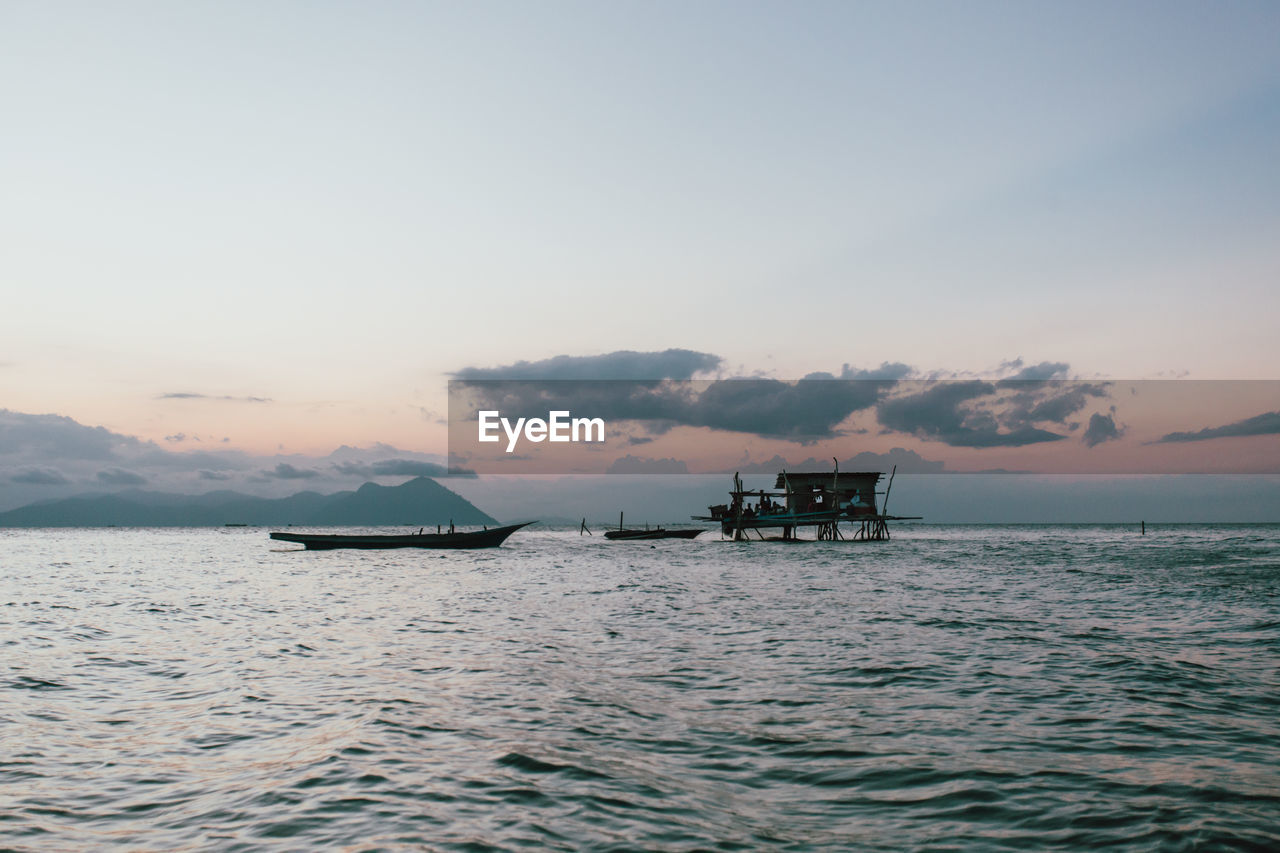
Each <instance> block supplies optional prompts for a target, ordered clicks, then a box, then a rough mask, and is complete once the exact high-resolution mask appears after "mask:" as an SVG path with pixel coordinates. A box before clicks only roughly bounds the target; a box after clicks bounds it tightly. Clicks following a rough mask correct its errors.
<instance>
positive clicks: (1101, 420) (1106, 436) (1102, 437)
mask: <svg viewBox="0 0 1280 853" xmlns="http://www.w3.org/2000/svg"><path fill="white" fill-rule="evenodd" d="M1122 435H1124V428H1123V427H1119V426H1116V417H1115V408H1114V407H1112V409H1111V413H1110V414H1106V415H1103V414H1099V413H1097V412H1095V413H1094V414H1093V416H1092V417H1090V418H1089V426H1088V428H1087V429H1085V431H1084V436H1083V437H1082V438H1081V441H1083V442H1084V443H1085V446H1086V447H1097V446H1098V445H1099V444H1102V443H1103V442H1104V441H1115V440H1116V439H1117V438H1119V437H1120V436H1122Z"/></svg>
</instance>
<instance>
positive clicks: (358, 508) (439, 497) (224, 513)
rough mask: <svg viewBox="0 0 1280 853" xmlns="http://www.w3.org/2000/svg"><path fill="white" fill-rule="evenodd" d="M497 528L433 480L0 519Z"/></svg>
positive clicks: (9, 522)
mask: <svg viewBox="0 0 1280 853" xmlns="http://www.w3.org/2000/svg"><path fill="white" fill-rule="evenodd" d="M450 520H452V521H453V522H454V524H459V525H469V524H496V523H497V521H496V520H495V519H494V518H492V517H491V516H489V515H488V514H487V513H485V512H483V511H481V510H480V509H478V508H477V507H476V506H475V505H474V504H472V503H471V502H470V501H468V500H467V499H465V498H463V497H462V496H461V495H459V494H457V493H456V492H451V491H450V490H448V489H446V488H445V487H444V486H442V485H440V484H439V483H437V482H436V481H435V480H430V479H428V478H426V477H418V478H416V479H413V480H409V481H408V482H407V483H402V484H401V485H399V486H379V485H378V484H376V483H365V484H364V485H363V486H361V487H360V488H359V489H357V490H356V491H354V492H337V493H336V494H331V495H322V494H320V493H318V492H299V493H297V494H296V495H290V496H289V497H287V498H257V497H254V496H252V495H242V494H240V493H238V492H227V491H221V492H208V493H206V494H202V495H170V494H163V493H160V492H143V491H137V490H133V491H127V492H118V493H115V494H109V495H81V496H79V497H74V498H65V499H63V500H55V501H43V502H41V503H34V504H28V505H27V506H23V507H18V508H17V509H13V510H9V511H8V512H3V513H0V527H108V526H112V525H115V526H118V527H221V526H222V525H224V524H253V525H263V526H266V525H286V524H299V525H310V526H316V527H321V526H343V525H353V526H354V525H359V526H376V525H384V524H392V525H397V526H411V525H419V526H423V527H425V526H427V525H435V524H448V523H449V522H450Z"/></svg>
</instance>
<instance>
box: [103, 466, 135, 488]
mask: <svg viewBox="0 0 1280 853" xmlns="http://www.w3.org/2000/svg"><path fill="white" fill-rule="evenodd" d="M98 482H100V483H105V484H107V485H108V486H141V485H142V484H143V483H145V482H147V478H146V477H144V476H142V475H141V474H135V473H134V472H133V471H126V470H124V469H123V468H107V469H105V470H102V471H99V472H98Z"/></svg>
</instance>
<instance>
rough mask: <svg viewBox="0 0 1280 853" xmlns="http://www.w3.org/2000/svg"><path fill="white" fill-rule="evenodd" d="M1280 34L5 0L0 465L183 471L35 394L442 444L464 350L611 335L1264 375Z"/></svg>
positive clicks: (246, 437) (716, 15) (390, 441)
mask: <svg viewBox="0 0 1280 853" xmlns="http://www.w3.org/2000/svg"><path fill="white" fill-rule="evenodd" d="M1278 43H1280V6H1277V5H1276V4H1275V3H1247V2H1233V3H1230V4H1208V3H1203V2H1196V3H1179V2H1159V3H1138V2H1125V3H1100V2H1085V3H1078V2H1073V3H1066V2H1063V3H1046V2H1032V3H1010V2H1004V3H979V2H973V3H943V2H919V3H909V4H901V3H850V2H833V3H818V2H806V3H781V2H777V3H764V2H747V3H740V2H723V3H720V2H699V3H694V4H688V3H663V2H644V3H640V2H619V3H588V2H582V3H562V2H547V3H515V2H512V3H491V2H475V3H470V2H469V3H427V2H416V3H407V2H406V3H395V2H378V3H360V4H357V3H314V2H308V3H301V2H293V3H291V2H274V3H268V4H262V3H247V2H245V3H212V2H209V3H197V2H189V3H180V4H173V3H160V2H154V3H150V2H114V3H111V2H109V3H73V2H54V3H37V2H6V3H3V4H0V116H2V118H0V128H2V130H0V283H2V286H3V293H4V302H3V304H2V305H0V409H4V410H7V417H8V420H7V421H5V423H7V424H9V432H8V433H5V432H4V431H3V430H2V429H0V480H3V479H4V478H5V477H8V478H9V485H12V484H13V483H16V482H17V481H16V480H14V478H15V477H28V479H33V480H39V479H40V477H41V476H45V477H46V479H49V480H51V482H47V483H44V484H40V483H37V482H32V483H28V484H27V485H32V486H37V485H44V486H47V487H49V488H50V489H53V488H54V487H57V489H62V490H68V491H74V490H75V489H76V488H79V487H81V486H83V485H84V484H85V483H86V482H88V483H91V484H94V485H97V486H100V487H101V486H113V485H126V484H127V483H126V481H127V480H128V478H127V477H123V478H117V479H118V480H119V482H118V483H112V482H110V480H111V477H110V476H108V477H107V478H103V477H102V476H101V474H102V472H103V471H110V470H119V471H122V472H124V474H126V475H127V474H134V475H135V476H136V477H141V478H142V482H143V483H150V484H151V485H153V486H159V485H165V486H166V487H169V488H173V489H174V490H180V489H179V488H178V487H179V486H181V485H182V483H181V482H179V481H177V480H171V479H170V480H165V479H164V478H162V477H160V476H159V475H158V474H153V473H148V471H147V470H143V469H144V467H145V466H144V465H143V462H141V461H139V458H138V457H137V456H136V454H135V456H131V457H127V458H126V457H118V456H115V457H110V458H108V457H101V459H102V460H105V461H103V462H102V463H101V465H100V466H99V467H98V468H97V469H96V470H95V469H93V468H92V467H86V468H84V469H83V470H82V471H80V473H73V472H72V469H71V468H69V467H66V466H64V467H59V465H60V462H59V458H60V457H59V456H58V453H57V452H55V451H54V450H49V449H48V448H45V450H43V451H41V453H43V454H44V455H40V453H37V452H35V451H33V450H31V448H30V446H28V445H23V446H22V447H18V444H16V442H17V439H15V438H14V436H15V435H18V434H19V433H20V432H21V430H22V429H27V430H34V431H37V432H39V431H40V430H44V429H46V428H48V429H53V427H52V426H49V425H52V424H55V423H56V424H61V425H62V426H63V427H65V426H66V423H67V422H65V421H39V420H33V419H34V418H37V417H40V416H58V417H60V418H69V419H71V420H72V421H74V423H75V425H76V427H83V428H84V429H94V428H98V427H102V428H103V434H105V433H110V434H114V435H118V436H122V437H125V438H137V439H138V440H139V441H140V442H141V444H140V445H139V446H141V447H150V446H151V445H149V444H148V443H149V442H151V443H154V447H155V448H157V449H158V450H159V451H163V453H164V454H175V453H177V454H181V453H185V452H190V451H193V450H199V451H201V452H208V451H215V450H216V451H218V452H223V453H238V454H241V456H240V457H237V458H239V459H241V460H242V461H243V460H244V459H250V458H252V459H254V460H257V459H263V460H269V463H268V462H265V461H264V462H262V463H261V464H258V463H257V462H253V463H244V465H245V466H248V467H243V466H242V467H243V470H246V471H247V470H250V469H253V470H261V469H263V467H264V466H265V467H266V468H271V467H272V466H274V465H277V464H280V460H282V459H289V458H293V457H294V456H298V457H299V458H303V457H305V458H307V459H320V458H327V455H328V454H330V453H332V452H333V451H335V450H336V449H337V448H339V447H340V446H343V445H346V446H348V447H349V448H364V449H369V448H375V447H377V446H379V443H381V446H382V447H383V448H391V449H393V450H395V451H403V453H400V452H396V453H393V452H391V450H384V451H379V453H381V454H382V458H390V457H393V456H394V457H395V458H400V457H405V458H408V457H409V456H412V457H413V458H422V459H426V458H428V457H430V458H435V457H437V456H439V455H442V454H444V453H445V452H446V429H445V425H444V424H443V422H442V421H443V419H444V417H445V413H446V409H447V399H446V385H447V381H448V380H449V379H450V378H451V377H452V376H455V375H458V374H460V373H465V372H466V371H467V369H468V368H499V367H504V366H511V365H515V364H517V363H519V362H522V361H527V362H534V363H537V362H542V361H544V360H546V359H551V358H553V357H555V356H559V355H568V356H572V357H584V358H589V357H597V356H602V355H605V354H608V353H613V352H616V351H622V350H634V351H638V352H662V351H665V350H668V349H671V348H677V349H683V350H689V351H693V352H696V353H704V354H708V355H709V356H710V357H714V358H715V359H717V361H716V362H715V365H714V367H712V368H711V369H710V370H707V371H703V372H700V373H698V374H697V375H699V376H706V377H714V376H721V377H728V376H741V375H760V376H769V377H774V378H781V379H799V378H801V377H803V376H806V375H808V374H811V373H814V372H829V373H831V374H835V375H840V374H841V371H842V370H844V369H845V366H846V365H847V366H849V367H850V369H853V370H857V369H870V368H877V367H878V366H880V365H881V364H885V363H889V364H901V365H905V366H907V367H909V368H911V370H912V371H913V373H912V375H914V376H935V375H936V376H947V377H952V376H955V377H960V378H966V377H967V378H974V377H976V378H997V377H1000V376H1007V375H1010V374H1011V373H1013V372H1016V369H1017V368H1011V367H1010V365H1011V364H1015V363H1016V364H1018V365H1036V364H1041V363H1053V364H1062V365H1065V366H1066V369H1065V370H1064V371H1063V373H1062V374H1061V375H1067V376H1072V377H1080V378H1085V379H1096V378H1111V379H1125V380H1131V379H1155V378H1180V377H1190V378H1199V379H1275V378H1277V377H1276V373H1275V365H1276V364H1277V363H1280V335H1277V334H1276V331H1275V330H1276V319H1275V318H1276V317H1277V316H1280V286H1278V284H1280V239H1277V235H1280V169H1278V168H1277V167H1276V163H1277V162H1278V161H1280V51H1277V49H1276V45H1277V44H1278ZM603 378H610V377H603ZM617 378H625V377H617ZM1276 408H1280V404H1278V405H1277V406H1273V407H1272V409H1271V410H1274V409H1276ZM1267 411H1269V410H1268V409H1266V408H1260V409H1259V410H1258V411H1256V412H1248V413H1244V412H1241V413H1232V416H1231V417H1229V418H1225V417H1224V418H1221V419H1215V418H1214V417H1213V416H1211V415H1212V413H1204V416H1203V417H1198V418H1193V419H1191V421H1192V422H1188V423H1186V424H1185V425H1182V426H1170V427H1169V429H1171V430H1174V429H1185V430H1199V429H1204V428H1213V427H1218V426H1222V425H1225V424H1228V423H1229V422H1231V421H1237V420H1241V419H1243V418H1246V417H1248V416H1250V415H1262V414H1264V413H1266V412H1267ZM1087 414H1088V413H1086V415H1087ZM15 425H16V426H15ZM58 428H59V429H61V428H62V427H58ZM66 428H67V429H68V430H72V428H71V427H66ZM72 431H74V430H72ZM23 434H27V433H23ZM6 435H8V439H6V438H5V436H6ZM85 435H88V433H86V434H85ZM1272 437H1273V438H1274V435H1273V436H1272ZM6 440H7V441H8V442H9V444H8V445H6V444H5V441H6ZM122 440H123V439H122ZM918 446H922V447H923V446H926V445H918ZM15 448H17V449H15ZM23 448H25V449H23ZM46 451H47V452H46ZM139 452H141V451H139ZM375 455H377V454H375ZM95 458H97V457H95ZM156 458H159V457H156ZM165 459H168V457H165ZM153 461H154V460H153ZM206 461H207V460H206ZM126 463H127V464H126ZM164 464H165V465H168V466H169V469H172V470H177V469H182V470H183V471H185V472H186V474H188V475H190V477H191V478H192V480H191V482H190V483H189V484H188V485H189V486H191V487H192V488H195V487H197V486H200V485H201V483H200V482H197V480H196V479H195V478H196V477H197V474H196V472H197V471H198V470H204V471H214V470H215V469H214V468H211V467H209V465H206V464H195V463H193V464H188V465H179V464H176V463H172V462H171V461H166V462H165V463H164ZM255 465H256V466H257V467H256V468H255V467H254V466H255ZM102 466H106V467H102ZM77 470H80V469H77ZM156 470H158V469H156ZM236 470H241V469H236ZM50 471H52V472H53V473H49V472H50ZM32 472H34V473H32ZM40 472H44V474H41V473H40ZM56 477H61V478H62V479H63V480H64V481H65V482H54V481H53V480H55V479H56ZM284 479H288V478H287V477H286V478H284ZM134 484H137V481H136V480H135V481H134ZM204 485H207V482H206V483H205V484H204ZM239 485H240V484H238V483H237V487H239ZM6 487H7V486H5V485H3V484H0V490H2V489H3V488H6ZM281 487H282V488H283V485H281ZM50 493H51V494H52V492H50ZM59 493H61V492H59ZM15 494H16V493H15ZM22 494H23V496H29V495H30V494H35V493H32V492H30V490H28V491H24V492H22ZM37 496H38V494H37ZM9 502H10V503H12V501H9ZM0 503H5V498H4V496H3V495H0Z"/></svg>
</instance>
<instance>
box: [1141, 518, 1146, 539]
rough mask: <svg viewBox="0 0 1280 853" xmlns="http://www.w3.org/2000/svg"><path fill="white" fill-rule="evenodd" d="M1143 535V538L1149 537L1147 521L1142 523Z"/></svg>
mask: <svg viewBox="0 0 1280 853" xmlns="http://www.w3.org/2000/svg"><path fill="white" fill-rule="evenodd" d="M1142 535H1143V536H1146V535H1147V523H1146V522H1145V521H1144V522H1142Z"/></svg>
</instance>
